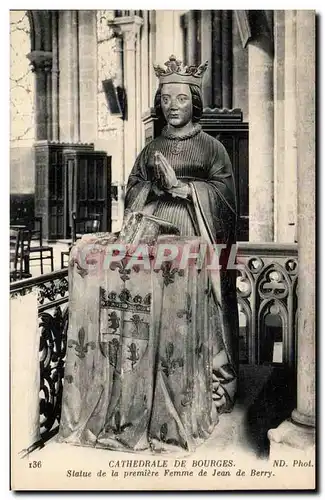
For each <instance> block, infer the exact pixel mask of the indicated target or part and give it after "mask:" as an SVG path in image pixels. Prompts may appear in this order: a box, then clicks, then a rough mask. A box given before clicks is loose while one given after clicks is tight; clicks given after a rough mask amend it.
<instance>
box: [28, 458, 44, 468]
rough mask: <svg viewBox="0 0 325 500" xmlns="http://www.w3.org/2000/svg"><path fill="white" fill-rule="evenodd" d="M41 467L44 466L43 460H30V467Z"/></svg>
mask: <svg viewBox="0 0 325 500" xmlns="http://www.w3.org/2000/svg"><path fill="white" fill-rule="evenodd" d="M41 467H42V462H41V461H40V460H39V461H38V462H36V460H34V462H29V468H30V469H40V468H41Z"/></svg>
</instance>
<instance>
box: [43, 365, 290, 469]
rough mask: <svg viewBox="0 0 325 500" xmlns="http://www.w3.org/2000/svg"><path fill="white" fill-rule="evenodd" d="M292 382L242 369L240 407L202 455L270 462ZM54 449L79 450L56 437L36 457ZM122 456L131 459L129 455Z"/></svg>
mask: <svg viewBox="0 0 325 500" xmlns="http://www.w3.org/2000/svg"><path fill="white" fill-rule="evenodd" d="M292 382H293V381H292V380H291V377H290V374H289V372H288V370H286V369H285V368H283V367H275V366H252V365H241V367H240V371H239V391H238V398H237V403H236V405H235V407H234V409H233V411H232V412H231V413H228V414H223V415H221V416H220V421H219V424H218V425H217V426H216V428H215V431H214V432H213V434H212V435H211V437H210V438H209V439H208V440H207V441H206V442H205V443H204V444H203V445H201V446H200V450H199V451H200V453H201V452H202V453H208V454H209V452H211V451H212V452H213V451H215V452H217V451H218V453H219V452H229V453H233V452H234V451H236V452H241V453H244V454H247V456H255V457H258V458H260V459H265V458H267V457H268V453H269V442H268V439H267V431H268V430H269V429H271V428H274V427H277V426H278V425H279V424H280V423H281V422H282V421H283V420H285V419H286V418H288V417H289V416H290V414H291V411H292V410H293V408H294V407H295V401H294V394H295V390H293V385H292ZM53 446H54V447H55V448H56V449H57V451H58V452H59V450H62V453H64V450H67V449H70V450H71V449H72V448H73V449H74V450H76V452H78V448H77V449H76V448H75V447H72V446H70V445H67V444H61V443H60V444H59V443H56V438H55V437H54V438H53V439H52V440H51V441H50V442H49V443H48V444H47V445H45V448H43V450H40V451H39V452H35V453H36V454H43V453H47V448H49V447H50V448H52V447H53ZM79 451H80V450H79ZM83 453H85V454H86V455H85V456H87V457H89V460H91V457H93V456H95V455H96V454H101V453H104V454H105V453H106V455H107V454H109V455H111V454H112V456H113V457H114V453H115V452H110V451H106V450H99V449H92V448H85V449H84V448H83ZM122 455H126V456H127V457H130V454H129V453H123V454H122Z"/></svg>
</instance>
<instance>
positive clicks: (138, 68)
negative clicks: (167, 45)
mask: <svg viewBox="0 0 325 500" xmlns="http://www.w3.org/2000/svg"><path fill="white" fill-rule="evenodd" d="M140 49H141V45H140V30H139V33H138V35H137V37H136V41H135V87H136V98H135V104H136V106H135V111H136V117H135V121H136V138H137V142H136V154H137V155H138V154H139V153H140V151H141V149H142V148H141V139H142V112H141V85H142V82H141V53H140Z"/></svg>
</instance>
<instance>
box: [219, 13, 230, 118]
mask: <svg viewBox="0 0 325 500" xmlns="http://www.w3.org/2000/svg"><path fill="white" fill-rule="evenodd" d="M221 15H222V22H221V26H222V37H221V39H222V64H221V73H222V107H223V108H227V109H231V108H232V12H231V10H223V11H221Z"/></svg>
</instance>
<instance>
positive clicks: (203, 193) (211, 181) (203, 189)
mask: <svg viewBox="0 0 325 500" xmlns="http://www.w3.org/2000/svg"><path fill="white" fill-rule="evenodd" d="M215 144H216V146H215V149H214V153H213V154H212V159H211V161H210V165H209V169H208V176H207V179H206V180H205V181H194V182H193V183H192V186H193V189H194V190H195V191H196V195H197V200H198V204H199V209H200V212H201V216H202V217H203V219H204V220H205V223H206V224H207V226H208V227H209V229H210V232H211V234H212V236H213V239H214V240H215V241H219V242H224V243H233V242H234V241H235V232H236V219H237V206H236V190H235V183H234V176H233V171H232V166H231V162H230V159H229V156H228V153H227V151H226V149H225V147H224V146H223V145H222V144H221V143H220V142H219V141H216V143H215Z"/></svg>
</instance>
